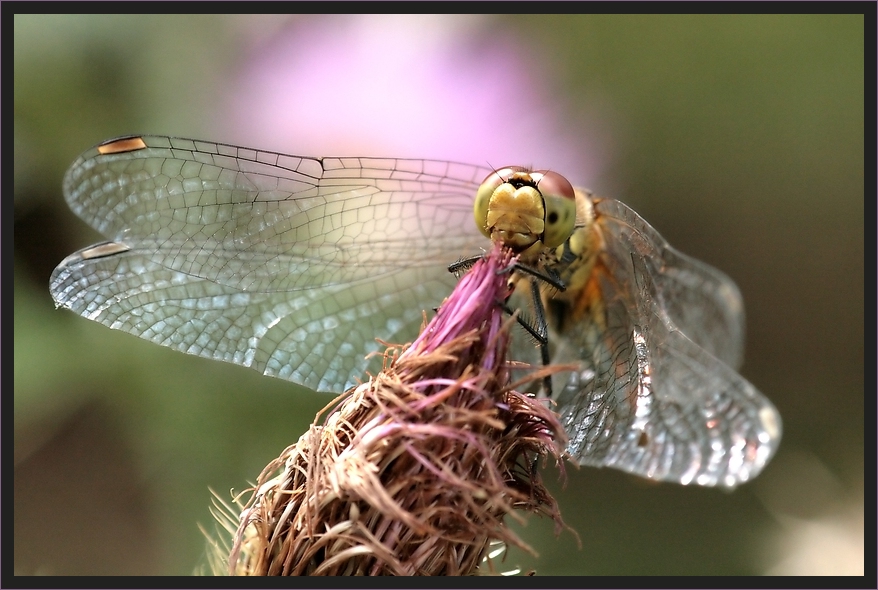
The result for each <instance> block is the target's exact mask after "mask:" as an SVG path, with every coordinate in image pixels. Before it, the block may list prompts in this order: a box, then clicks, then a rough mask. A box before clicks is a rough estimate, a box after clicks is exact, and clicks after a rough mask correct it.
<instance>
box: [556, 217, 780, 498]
mask: <svg viewBox="0 0 878 590" xmlns="http://www.w3.org/2000/svg"><path fill="white" fill-rule="evenodd" d="M595 210H596V212H597V215H598V217H597V219H598V220H599V224H600V229H601V231H602V232H604V238H605V239H604V241H605V243H606V249H605V251H604V252H603V253H602V254H601V258H600V264H599V265H598V266H597V267H596V271H595V272H596V273H597V274H596V280H598V281H599V285H600V292H601V297H600V304H599V305H596V306H595V307H594V308H593V313H594V315H593V316H592V317H589V318H586V320H585V321H583V322H581V323H580V325H577V326H568V327H567V328H566V330H565V332H564V336H566V339H564V340H561V346H560V347H559V350H558V352H557V354H556V356H555V359H556V360H557V361H561V362H569V361H575V360H578V361H581V363H582V364H581V367H582V368H581V370H580V371H579V372H576V373H574V374H572V375H571V377H570V380H569V382H568V383H567V384H566V385H565V386H564V388H563V390H561V391H560V392H559V396H558V401H559V411H560V413H561V414H562V422H563V423H564V424H565V427H566V429H567V431H568V434H569V435H570V437H571V442H570V445H569V449H568V450H569V451H570V452H571V454H572V455H574V456H575V457H577V458H578V459H579V460H580V462H581V463H583V464H586V465H595V466H610V467H615V468H618V469H622V470H625V471H628V472H631V473H635V474H637V475H641V476H644V477H649V478H652V479H658V480H667V481H677V482H681V483H690V482H694V483H698V484H700V485H723V486H728V487H733V486H735V485H737V484H738V483H741V482H743V481H747V480H748V479H750V478H752V477H754V476H755V475H756V474H757V473H758V472H759V471H760V470H761V469H762V467H763V466H764V465H765V464H766V463H767V461H768V460H769V459H770V457H771V455H772V454H773V453H774V451H775V449H776V447H777V443H778V441H779V438H780V417H779V415H778V413H777V411H776V410H775V408H774V407H773V406H772V405H771V403H770V402H769V401H768V400H767V399H766V398H765V397H764V396H763V395H762V394H760V393H759V392H758V391H757V390H756V389H755V388H754V387H753V386H752V385H751V384H750V383H748V382H747V381H746V380H744V379H743V378H742V377H741V376H740V375H738V374H737V373H736V372H735V371H734V370H733V369H732V368H731V367H730V366H729V365H728V364H727V363H725V362H723V361H722V360H720V359H719V358H717V356H715V354H713V352H714V351H715V352H717V353H718V354H720V355H721V356H724V357H725V358H726V359H728V360H729V361H732V362H734V361H735V360H737V359H739V356H740V353H738V352H735V351H739V350H740V346H741V343H740V342H739V341H735V342H731V343H730V344H726V343H724V342H723V334H722V330H725V329H729V328H731V329H730V332H729V334H730V335H727V336H726V337H728V338H731V339H733V340H734V339H735V338H739V337H740V336H739V335H740V334H742V331H735V326H736V325H738V323H739V322H740V321H741V318H740V314H739V313H736V308H735V307H734V304H735V302H736V301H738V302H739V301H740V296H739V295H738V292H737V289H736V288H734V285H733V284H732V283H731V281H730V280H729V279H728V278H727V277H725V276H724V275H722V274H721V273H719V272H718V271H714V270H713V269H710V268H709V267H706V266H705V265H702V264H700V263H697V264H693V263H694V261H692V260H691V259H689V258H688V257H684V256H682V255H681V254H679V253H678V252H676V251H675V250H673V249H672V248H671V247H670V246H668V245H667V243H666V242H665V241H664V240H663V239H661V237H660V236H658V234H657V233H656V232H655V230H653V229H652V228H651V227H649V225H648V224H647V223H646V222H645V221H643V220H642V219H641V218H640V217H639V216H637V215H636V213H634V212H633V211H631V210H630V209H628V208H627V207H625V206H624V205H621V204H620V203H617V202H608V201H597V202H596V207H595ZM692 291H694V292H692ZM678 298H679V299H678ZM680 300H682V301H683V304H681V303H679V301H680ZM728 305H731V307H730V308H729V307H727V306H728ZM687 306H691V308H690V307H687ZM690 332H691V336H690Z"/></svg>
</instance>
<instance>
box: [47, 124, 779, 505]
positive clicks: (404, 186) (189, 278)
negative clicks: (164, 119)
mask: <svg viewBox="0 0 878 590" xmlns="http://www.w3.org/2000/svg"><path fill="white" fill-rule="evenodd" d="M481 179H487V180H485V182H481ZM559 179H560V180H559ZM562 181H563V182H562ZM507 185H508V187H511V190H510V189H509V188H502V187H504V186H507ZM486 186H487V188H486ZM480 187H482V188H481V190H480ZM498 189H501V190H500V192H499V193H498V192H497V191H498ZM64 192H65V196H66V198H67V201H68V203H69V205H70V207H71V208H72V209H73V211H74V212H76V213H77V215H79V216H80V217H82V218H83V219H84V220H85V221H86V222H88V223H89V224H90V225H91V226H92V227H94V228H95V229H97V230H98V231H100V232H101V233H102V234H103V235H104V236H106V237H107V238H108V239H109V242H105V243H102V244H97V245H94V246H91V247H89V248H85V249H83V250H80V251H79V252H77V253H74V254H73V255H71V256H68V257H67V258H66V259H65V260H64V261H62V262H61V264H60V265H59V266H58V268H56V269H55V271H54V273H53V274H52V278H51V285H50V288H51V292H52V296H53V297H54V299H55V302H56V305H57V306H58V307H65V308H68V309H71V310H73V311H75V312H76V313H79V314H80V315H82V316H84V317H87V318H89V319H92V320H95V321H98V322H101V323H103V324H105V325H107V326H109V327H111V328H114V329H118V330H123V331H126V332H129V333H132V334H135V335H137V336H140V337H141V338H145V339H147V340H151V341H153V342H156V343H158V344H161V345H163V346H168V347H170V348H174V349H176V350H180V351H182V352H186V353H189V354H195V355H199V356H204V357H207V358H212V359H216V360H223V361H227V362H231V363H235V364H239V365H242V366H246V367H251V368H253V369H255V370H258V371H260V372H262V373H264V374H266V375H271V376H275V377H280V378H283V379H287V380H290V381H293V382H296V383H299V384H302V385H305V386H307V387H310V388H312V389H317V390H321V391H336V392H338V391H341V390H343V389H344V388H346V387H349V386H351V385H353V384H354V383H356V381H357V379H358V378H362V377H363V376H364V375H365V372H366V370H367V369H371V370H372V371H373V372H377V369H378V368H380V367H377V365H370V364H369V363H368V362H367V361H366V360H365V356H366V355H367V354H368V353H369V352H371V351H374V350H377V348H378V344H377V342H376V338H380V339H382V340H384V341H390V342H406V341H410V340H412V339H413V338H414V337H415V336H416V334H417V330H418V328H419V326H420V324H421V320H422V311H423V310H427V309H433V308H436V307H438V305H439V304H440V303H441V301H442V299H443V298H444V297H445V296H447V295H448V294H449V293H450V292H451V289H452V288H453V286H454V282H455V279H454V277H453V276H452V275H451V274H450V273H448V272H447V270H446V269H447V267H448V265H449V264H451V263H453V262H455V261H457V260H459V259H461V258H463V257H467V256H471V255H472V254H473V253H475V252H478V251H479V249H480V248H481V247H484V245H485V235H488V236H489V237H491V238H492V239H500V240H503V241H507V242H508V243H509V245H510V246H512V247H513V248H514V249H516V250H518V251H519V252H522V253H523V254H524V255H526V256H529V257H530V258H531V260H533V261H537V263H538V264H542V265H544V266H545V267H546V268H549V269H551V271H552V272H553V273H555V274H556V275H557V276H559V277H560V278H561V280H562V281H563V282H564V284H565V285H566V286H567V289H566V290H564V291H563V292H558V291H557V290H555V289H551V288H549V287H546V286H543V287H542V289H543V291H542V299H543V302H544V305H545V308H546V312H547V316H548V322H549V324H550V338H549V343H550V346H551V348H552V355H553V356H552V360H553V361H554V362H565V363H567V362H571V361H572V362H575V363H577V364H578V366H579V370H577V371H575V372H572V373H570V374H569V376H568V377H567V379H566V380H565V381H564V383H563V385H562V387H560V388H558V391H557V392H556V398H557V401H558V404H559V405H558V411H559V412H560V413H561V416H562V419H563V421H564V423H565V427H566V429H567V431H568V434H569V435H570V438H571V443H570V446H569V448H568V451H569V452H570V454H571V455H572V457H573V458H574V459H576V460H577V461H579V462H580V463H583V464H587V465H596V466H612V467H616V468H619V469H623V470H625V471H629V472H631V473H635V474H638V475H642V476H645V477H649V478H653V479H658V480H667V481H676V482H681V483H690V482H692V483H697V484H702V485H724V486H729V487H731V486H734V485H736V484H738V483H740V482H743V481H746V480H748V479H750V478H752V477H754V476H755V475H756V474H757V473H758V472H759V471H760V470H761V469H762V467H764V465H765V464H766V462H767V461H768V460H769V459H770V457H771V456H772V454H773V453H774V451H775V450H776V448H777V445H778V443H779V440H780V418H779V416H778V414H777V411H776V410H775V409H774V407H773V406H772V405H771V403H770V402H769V401H768V400H767V399H766V398H765V397H764V396H762V394H760V393H759V392H758V391H757V390H756V389H755V388H753V386H752V385H750V384H749V383H748V382H747V381H745V380H744V379H743V378H742V377H741V376H740V375H738V374H737V372H736V371H735V368H736V367H737V366H739V365H740V362H741V360H742V345H743V305H742V301H741V297H740V294H739V292H738V290H737V288H736V287H735V285H734V283H733V282H732V281H731V280H730V279H729V278H728V277H726V276H725V275H723V274H722V273H720V272H719V271H717V270H715V269H713V268H711V267H708V266H706V265H704V264H701V263H699V262H698V261H696V260H693V259H691V258H688V257H686V256H685V255H683V254H681V253H679V252H677V251H676V250H674V249H673V248H671V247H670V246H669V245H668V244H667V242H665V241H664V239H662V238H661V236H659V234H658V233H657V232H656V231H655V230H654V229H653V228H652V227H651V226H650V225H649V224H648V223H646V222H645V221H644V220H643V219H642V218H640V217H639V216H638V215H637V214H636V213H634V212H633V211H632V210H631V209H629V208H628V207H626V206H625V205H623V204H622V203H619V202H617V201H613V200H610V199H599V198H596V197H594V196H593V195H591V194H589V193H587V192H584V191H580V190H575V191H574V190H573V189H572V187H570V185H569V183H567V182H566V180H563V178H562V177H560V176H559V175H557V174H555V173H548V172H527V171H525V170H523V169H513V168H510V169H504V170H503V171H500V172H499V173H498V172H492V171H490V170H487V169H485V168H481V167H478V166H470V165H465V164H458V163H453V162H444V161H433V160H407V159H381V158H307V157H297V156H287V155H283V154H277V153H273V152H267V151H260V150H252V149H247V148H241V147H235V146H229V145H224V144H217V143H210V142H202V141H195V140H187V139H176V138H168V137H159V136H142V137H135V138H124V139H119V140H112V141H109V142H105V143H104V144H102V145H100V146H97V147H95V148H93V149H91V150H89V151H87V152H86V153H84V154H83V155H82V156H80V157H79V158H78V159H77V160H76V161H75V162H74V163H73V165H72V166H71V168H70V170H69V171H68V172H67V174H66V176H65V179H64ZM516 192H518V193H519V194H516ZM495 195H497V196H496V198H495ZM474 198H475V200H476V201H475V202H476V207H475V215H476V219H477V223H476V224H474V223H473V221H472V218H473V211H474V209H473V199H474ZM521 202H523V203H524V206H523V207H518V206H517V203H521ZM515 337H516V338H518V337H520V338H519V339H520V340H521V341H520V342H518V343H517V350H518V351H519V353H520V355H521V358H520V359H516V360H528V361H534V360H535V359H536V358H537V357H536V356H535V354H534V347H533V346H532V345H530V344H529V343H528V341H527V338H526V337H525V336H524V335H523V334H517V335H515Z"/></svg>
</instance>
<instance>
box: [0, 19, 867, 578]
mask: <svg viewBox="0 0 878 590" xmlns="http://www.w3.org/2000/svg"><path fill="white" fill-rule="evenodd" d="M14 19H15V21H14V35H15V40H14V48H15V49H14V51H15V55H14V60H15V61H14V67H15V73H14V75H15V79H14V82H15V83H14V89H13V90H14V104H15V125H14V141H15V144H14V154H15V159H14V162H15V168H14V175H15V178H14V180H15V184H14V189H15V190H14V198H15V283H14V284H15V292H14V311H15V328H14V331H15V341H14V347H15V351H14V352H15V354H14V360H15V364H14V369H15V391H14V403H15V407H14V409H15V445H14V460H15V472H14V474H15V476H14V507H15V514H14V529H15V542H14V570H15V573H16V574H188V573H192V572H193V571H195V569H196V568H197V567H198V566H199V565H200V564H203V563H204V556H205V553H206V542H205V538H204V536H203V534H202V532H201V531H200V530H199V524H200V525H202V526H204V527H205V528H207V529H209V530H211V531H212V530H213V528H214V526H213V520H212V517H211V515H210V513H209V511H208V506H209V504H210V493H209V488H212V489H215V490H217V491H218V492H219V493H220V494H222V495H223V496H225V497H228V493H229V490H231V489H235V490H241V489H242V488H243V487H245V486H246V483H247V482H248V481H252V480H253V479H254V478H255V477H256V476H257V475H258V473H259V472H260V470H261V468H262V467H263V466H264V465H265V464H266V463H267V462H268V461H269V460H271V459H272V458H273V457H275V456H277V454H278V453H279V452H280V451H281V450H282V449H283V448H284V447H286V446H287V445H288V444H291V443H293V442H295V440H296V439H297V438H298V437H299V435H300V434H301V433H302V432H303V431H304V430H305V429H306V428H307V425H308V424H309V422H310V421H311V420H312V419H313V416H314V414H315V413H316V412H317V411H318V410H319V409H321V408H322V407H323V406H324V405H325V404H326V403H327V402H329V401H330V400H329V397H327V396H324V395H318V394H314V393H310V392H307V391H303V390H300V389H299V388H297V387H295V386H293V385H291V384H289V383H285V382H281V381H278V380H272V379H269V378H265V377H262V376H260V375H258V374H256V373H255V372H251V371H248V370H246V369H243V368H239V367H235V366H231V365H224V364H221V363H214V362H210V361H206V360H202V359H198V358H192V357H188V356H185V355H181V354H179V353H175V352H172V351H168V350H165V349H162V348H161V347H158V346H155V345H152V344H150V343H147V342H145V341H141V340H139V339H137V338H134V337H132V336H129V335H126V334H120V333H116V332H114V331H111V330H108V329H106V328H104V327H102V326H100V325H98V324H95V323H92V322H88V321H86V320H84V319H82V318H79V317H77V316H74V315H73V314H70V313H65V312H62V311H55V310H54V309H53V304H52V300H51V298H50V296H49V292H48V280H49V275H50V274H51V271H52V269H53V267H54V266H55V265H56V264H57V263H58V262H59V261H60V260H61V259H62V258H63V257H64V256H66V255H67V254H69V253H71V252H73V251H74V250H76V249H78V248H80V247H83V246H85V245H88V244H90V243H92V242H94V241H96V240H97V239H99V236H97V235H96V234H95V233H94V232H93V231H92V230H91V229H90V228H88V227H87V226H86V225H85V224H84V223H83V222H81V221H80V220H79V219H78V218H76V217H75V216H74V215H73V214H72V213H71V212H70V211H69V210H68V209H67V206H66V204H65V202H64V198H63V195H62V193H61V178H62V176H63V174H64V171H65V169H66V168H67V166H69V165H70V163H71V162H72V161H73V160H74V158H75V157H76V156H77V155H78V154H79V153H80V152H82V151H84V150H85V149H87V148H88V147H90V146H92V145H93V144H95V143H97V142H99V141H101V140H104V139H107V138H110V137H115V136H119V135H123V134H128V133H158V134H167V135H176V136H182V137H196V138H203V139H210V140H217V141H224V142H230V143H237V144H241V145H249V146H255V147H260V148H264V149H270V150H276V151H285V152H289V153H302V154H313V155H364V154H367V153H368V154H373V155H389V156H401V157H424V156H426V157H442V158H449V159H455V160H461V161H470V162H473V163H477V164H486V163H490V164H493V165H498V166H499V165H505V164H509V163H524V164H533V165H538V166H542V167H550V168H553V169H555V170H558V171H560V172H562V173H564V174H565V175H567V176H568V177H569V178H570V179H571V180H573V181H575V183H576V184H582V185H586V186H588V187H590V188H592V189H594V190H595V191H596V192H597V193H599V194H602V195H606V196H612V197H615V198H618V199H620V200H623V201H624V202H626V203H628V204H629V205H631V206H632V207H633V208H634V209H635V210H637V211H638V212H640V213H641V215H643V216H644V217H645V218H646V219H648V220H649V221H650V222H651V223H652V224H653V225H654V226H655V227H656V228H657V229H658V230H659V231H660V232H661V233H662V234H663V235H664V236H665V237H666V238H667V239H668V240H669V241H670V243H671V244H673V245H675V246H676V247H678V248H679V249H680V250H682V251H683V252H686V253H689V254H691V255H693V256H695V257H697V258H700V259H702V260H705V261H707V262H708V263H710V264H712V265H714V266H716V267H718V268H720V269H722V270H723V271H725V272H726V273H728V274H729V275H730V276H732V277H733V278H734V279H735V280H736V281H737V283H738V285H739V286H740V288H741V290H742V291H743V294H744V298H745V301H746V309H747V314H748V323H747V328H748V336H747V351H746V361H745V365H744V367H743V369H742V372H743V374H744V376H745V377H747V379H749V380H750V381H752V383H753V384H754V385H756V386H757V387H758V388H759V389H760V390H761V391H763V392H764V393H765V394H766V395H768V396H769V397H770V398H771V399H772V400H773V401H774V403H775V404H776V406H777V407H778V409H779V410H780V413H781V414H782V416H783V420H784V435H783V436H784V438H783V442H782V444H781V447H780V450H779V452H778V454H777V456H776V457H775V459H774V460H773V462H772V463H771V464H770V465H769V466H768V467H767V469H766V470H765V471H764V473H763V474H762V475H761V476H760V477H759V478H758V479H757V480H755V481H754V482H752V483H749V484H747V485H744V486H742V487H741V488H739V489H738V490H736V491H735V492H733V493H725V492H722V491H718V490H711V489H699V488H695V487H682V486H675V485H657V484H653V483H650V482H647V481H643V480H640V479H637V478H634V477H631V476H628V475H626V474H623V473H617V472H614V471H611V470H596V469H575V468H572V467H571V468H568V470H567V473H568V477H567V482H566V486H564V487H562V486H561V485H560V484H559V483H556V480H557V472H556V471H554V470H553V469H547V470H546V478H547V479H549V480H550V481H552V482H553V484H552V485H553V489H554V490H555V491H556V492H557V497H558V500H559V502H560V506H561V510H562V513H563V515H564V517H565V519H566V521H567V523H568V524H569V525H570V526H571V527H573V528H574V529H575V530H576V531H577V532H578V533H579V537H580V538H581V540H582V546H581V548H580V547H578V546H577V542H576V540H575V538H574V537H573V536H572V535H571V534H570V533H567V532H564V533H562V534H561V536H560V538H556V537H555V536H554V534H553V531H552V527H551V526H550V523H548V522H541V521H540V520H538V519H530V520H529V522H528V524H527V526H526V527H524V528H523V529H521V531H520V533H521V535H522V536H523V537H524V538H525V539H526V540H527V541H528V542H529V543H531V544H532V545H533V547H534V548H535V549H536V551H537V552H538V553H539V556H538V557H535V556H532V555H529V554H527V553H522V552H520V551H513V552H512V553H511V554H510V556H509V558H508V563H509V564H510V567H512V566H520V567H522V568H523V569H524V570H530V569H535V570H536V572H537V573H538V574H539V575H552V574H572V575H617V574H717V575H725V574H760V573H791V574H809V573H825V574H830V573H838V574H860V575H862V573H863V563H864V561H863V535H864V524H863V488H864V473H863V469H864V461H863V448H864V362H863V334H864V325H863V321H864V318H863V313H864V312H863V290H864V283H863V277H864V264H863V252H864V244H863V231H864V225H863V220H864V216H863V198H864V175H863V174H864V127H863V125H864V121H863V118H864V115H863V111H864V85H863V77H864V64H863V62H864V57H863V52H864V18H863V16H862V15H841V16H832V15H826V16H533V15H532V16H521V17H517V16H505V17H490V16H483V17H470V16H465V17H464V16H462V17H445V16H443V17H438V16H434V17H393V16H386V17H374V16H372V17H365V16H346V17H338V16H335V17H294V16H255V17H248V16H204V17H202V16H142V15H137V16H23V15H16V16H15V17H14ZM868 419H869V420H871V419H872V416H868ZM870 497H872V496H871V495H870Z"/></svg>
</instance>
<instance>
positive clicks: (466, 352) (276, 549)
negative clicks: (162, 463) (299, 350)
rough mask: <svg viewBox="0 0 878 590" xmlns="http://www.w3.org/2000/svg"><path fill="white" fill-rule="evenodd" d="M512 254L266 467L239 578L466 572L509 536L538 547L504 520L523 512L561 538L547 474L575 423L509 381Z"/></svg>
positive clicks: (474, 279) (243, 535) (239, 553)
mask: <svg viewBox="0 0 878 590" xmlns="http://www.w3.org/2000/svg"><path fill="white" fill-rule="evenodd" d="M512 260H513V259H512V257H511V254H510V253H509V252H508V251H505V250H503V249H502V248H500V247H497V248H496V249H495V250H494V251H492V252H491V254H490V255H488V256H486V257H485V258H484V259H482V260H480V261H478V262H477V263H476V264H475V266H474V267H473V268H472V269H471V270H470V271H469V272H468V273H467V274H466V275H465V276H464V277H463V278H462V279H461V281H460V282H459V284H458V286H457V288H456V289H455V290H454V292H453V293H452V294H451V295H450V296H449V297H448V299H447V300H446V301H445V302H444V304H443V305H442V307H441V308H440V309H439V310H438V312H437V314H436V317H435V318H434V319H433V320H432V321H431V322H430V323H429V325H427V326H426V328H425V329H424V330H422V333H421V335H420V336H419V337H418V339H417V340H415V342H414V343H413V344H412V345H411V346H410V347H409V348H408V349H406V350H405V351H404V352H402V354H400V355H399V356H398V358H395V359H394V358H392V357H393V354H392V352H393V349H391V351H390V352H388V353H385V369H384V370H383V371H382V372H381V373H379V374H378V375H377V376H376V377H374V378H373V379H371V380H370V381H369V382H368V383H363V384H361V385H360V386H358V387H356V388H354V389H353V390H351V391H348V392H347V393H345V394H343V395H342V396H340V397H339V398H337V399H336V400H335V401H334V402H333V403H332V404H330V406H328V407H327V408H325V409H324V410H323V411H321V413H320V414H318V416H317V419H316V420H315V423H314V424H313V425H312V426H311V428H310V429H309V431H308V432H307V433H305V434H304V435H303V436H302V437H301V438H300V439H299V441H298V443H296V444H295V445H292V446H290V447H289V448H287V449H286V450H285V451H284V452H283V453H282V454H281V456H280V457H278V458H277V459H275V460H274V461H272V462H271V463H270V464H269V465H268V466H267V467H266V468H265V469H264V470H263V472H262V474H261V475H260V476H259V478H258V480H257V484H256V486H255V487H254V488H253V489H252V495H251V496H250V498H249V500H248V501H247V503H246V507H245V508H244V510H243V511H242V512H241V515H240V521H239V523H238V527H237V531H236V532H235V535H234V540H233V545H232V550H231V555H230V557H229V571H230V573H232V574H236V575H467V574H473V573H475V572H476V571H477V569H478V568H479V567H480V565H482V563H483V559H486V553H487V551H488V549H489V546H491V545H495V544H496V543H497V542H501V543H505V544H512V545H516V546H518V547H521V548H523V549H525V550H528V551H531V552H532V550H531V549H530V547H528V546H527V545H526V544H525V543H524V542H523V541H522V540H521V539H520V538H518V537H517V536H516V535H515V534H514V533H513V532H512V531H511V530H509V528H507V527H506V526H505V523H504V519H505V517H506V516H507V515H510V516H512V517H514V518H517V519H519V520H520V519H522V517H521V516H520V515H518V514H515V512H514V511H515V510H521V511H527V512H535V513H538V514H540V515H546V516H549V517H551V518H552V519H554V520H555V522H556V529H557V530H560V527H561V526H563V523H562V521H561V517H560V513H559V512H558V508H557V505H556V503H555V500H554V499H553V498H552V497H551V496H550V495H549V493H548V491H547V490H546V488H545V487H544V486H543V484H542V482H541V479H540V476H539V474H538V472H537V470H536V466H537V460H538V459H539V458H540V457H545V456H548V455H551V456H552V457H553V458H554V459H555V461H556V463H558V464H559V465H561V462H560V458H561V454H562V450H561V449H563V448H564V445H565V444H566V441H565V438H566V437H565V435H564V431H563V428H562V427H561V425H560V423H559V422H558V421H557V419H556V418H555V416H554V414H553V413H552V412H551V411H550V410H549V409H547V408H546V407H545V406H544V405H543V404H542V402H541V401H540V400H537V399H535V398H533V397H531V396H528V395H526V394H521V393H518V392H516V391H513V390H512V388H511V386H510V384H509V363H508V361H507V360H506V353H507V348H508V345H509V336H508V330H509V324H510V322H511V321H513V320H508V319H507V318H504V317H503V312H502V310H501V309H500V306H499V305H498V302H500V301H503V300H505V299H506V297H507V296H508V295H509V289H510V287H509V285H508V273H505V272H504V269H508V268H509V265H510V264H511V262H512ZM330 409H332V411H331V413H329V415H328V416H326V418H325V420H324V421H323V423H322V424H320V423H319V421H320V418H321V415H323V414H325V413H326V412H327V411H328V410H330ZM487 563H488V569H489V570H492V566H491V560H490V558H487ZM482 567H484V566H482Z"/></svg>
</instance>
